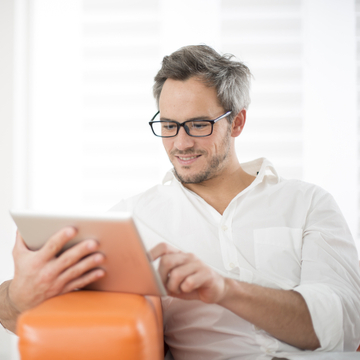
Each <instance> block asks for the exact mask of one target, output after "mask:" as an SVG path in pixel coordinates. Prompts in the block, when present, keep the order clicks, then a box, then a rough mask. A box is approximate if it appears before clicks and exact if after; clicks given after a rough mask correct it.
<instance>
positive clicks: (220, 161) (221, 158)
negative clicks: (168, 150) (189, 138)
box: [173, 131, 230, 184]
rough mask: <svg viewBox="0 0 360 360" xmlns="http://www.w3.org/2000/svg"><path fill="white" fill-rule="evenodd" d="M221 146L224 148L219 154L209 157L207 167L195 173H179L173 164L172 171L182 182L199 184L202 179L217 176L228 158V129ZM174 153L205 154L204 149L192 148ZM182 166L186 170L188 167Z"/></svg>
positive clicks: (205, 179)
mask: <svg viewBox="0 0 360 360" xmlns="http://www.w3.org/2000/svg"><path fill="white" fill-rule="evenodd" d="M221 147H222V148H223V149H224V151H223V152H222V153H221V154H217V155H214V156H213V157H212V158H211V159H210V162H209V163H208V166H207V168H206V169H204V170H203V171H201V172H199V173H197V174H193V175H181V174H179V173H178V172H177V171H176V167H175V166H174V173H175V176H176V177H177V179H178V180H179V181H180V182H181V183H183V184H200V183H202V182H204V181H207V180H210V179H213V178H215V177H216V176H218V175H219V173H220V172H221V170H222V169H223V168H224V167H225V165H226V163H227V160H228V155H229V152H230V131H228V132H227V134H226V136H225V137H224V139H223V142H222V145H221ZM176 154H177V155H192V154H194V155H202V156H207V152H206V151H201V150H200V151H195V150H194V149H189V150H187V151H183V152H179V151H177V152H176ZM173 165H174V164H173ZM182 168H183V169H185V170H186V169H190V166H183V167H182Z"/></svg>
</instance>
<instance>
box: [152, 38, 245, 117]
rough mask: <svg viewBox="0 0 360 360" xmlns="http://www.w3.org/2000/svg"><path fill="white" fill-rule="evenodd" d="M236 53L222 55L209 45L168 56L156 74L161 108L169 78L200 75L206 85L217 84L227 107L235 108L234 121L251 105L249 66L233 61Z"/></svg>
mask: <svg viewBox="0 0 360 360" xmlns="http://www.w3.org/2000/svg"><path fill="white" fill-rule="evenodd" d="M233 57H234V55H231V54H224V55H220V54H218V53H217V52H216V51H215V50H214V49H212V48H211V47H209V46H207V45H190V46H185V47H182V48H180V49H179V50H177V51H175V52H174V53H172V54H171V55H169V56H165V57H164V59H163V61H162V66H161V69H160V70H159V72H158V73H157V74H156V76H155V79H154V80H155V84H154V86H153V94H154V97H155V100H156V103H157V106H158V108H159V99H160V94H161V90H162V88H163V85H164V83H165V81H166V79H173V80H182V81H184V80H187V79H189V78H191V77H193V76H196V77H199V78H200V79H201V80H202V81H204V84H205V85H207V86H209V87H215V88H216V91H217V96H218V99H219V102H220V104H221V106H222V107H223V108H224V110H226V111H229V110H231V111H232V114H231V116H230V117H229V118H228V119H229V122H230V123H231V122H232V120H233V118H234V116H236V115H237V114H238V113H239V112H240V111H241V110H242V109H247V108H248V106H249V105H250V94H249V92H250V81H251V72H250V70H249V68H248V67H247V66H246V65H244V64H243V63H242V62H240V61H234V60H231V59H232V58H233Z"/></svg>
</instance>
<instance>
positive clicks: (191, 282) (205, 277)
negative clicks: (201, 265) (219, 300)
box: [180, 269, 211, 293]
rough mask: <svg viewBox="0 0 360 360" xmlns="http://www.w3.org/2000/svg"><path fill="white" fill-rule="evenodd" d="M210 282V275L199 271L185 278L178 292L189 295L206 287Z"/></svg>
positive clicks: (202, 270)
mask: <svg viewBox="0 0 360 360" xmlns="http://www.w3.org/2000/svg"><path fill="white" fill-rule="evenodd" d="M210 280H211V276H210V273H209V272H207V271H205V270H204V269H201V270H200V271H198V272H194V273H193V274H191V275H189V276H187V277H186V279H185V280H184V281H183V282H182V283H181V284H180V291H181V292H184V293H190V292H192V291H194V290H197V289H199V288H201V287H202V286H204V285H206V284H207V283H208V282H209V281H210Z"/></svg>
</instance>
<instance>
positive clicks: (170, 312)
mask: <svg viewBox="0 0 360 360" xmlns="http://www.w3.org/2000/svg"><path fill="white" fill-rule="evenodd" d="M249 86H250V72H249V70H248V69H247V67H246V66H245V65H243V64H242V63H240V62H236V61H232V60H231V58H230V56H220V55H219V54H218V53H216V52H215V51H214V50H213V49H211V48H209V47H207V46H189V47H185V48H182V49H180V50H179V51H177V52H175V53H173V54H172V55H170V56H169V57H165V58H164V60H163V64H162V68H161V70H160V71H159V73H158V74H157V76H156V77H155V85H154V95H155V98H156V100H157V103H158V107H159V114H157V115H156V116H154V118H153V119H152V121H151V122H150V125H151V127H152V131H153V133H154V134H155V135H156V136H159V137H162V141H163V145H164V148H165V150H166V152H167V154H168V156H169V159H170V161H171V163H172V164H173V167H174V168H173V171H172V172H169V173H168V174H167V175H166V177H165V179H164V183H163V184H162V185H159V186H156V187H154V188H152V189H150V190H148V191H146V192H145V193H143V194H140V195H138V196H135V197H133V198H131V199H128V200H125V201H122V202H121V203H119V204H118V205H116V206H115V207H114V208H113V210H115V211H117V210H131V211H132V212H133V213H134V216H135V218H136V222H137V225H138V227H139V230H140V232H141V234H142V236H143V238H144V240H145V242H146V243H147V244H148V245H149V246H152V245H155V246H154V247H153V249H152V250H151V255H152V257H153V259H158V258H159V259H160V265H159V272H160V276H161V278H162V280H163V282H164V284H165V286H166V288H167V290H168V294H169V296H167V297H164V298H163V299H162V305H163V312H164V334H165V341H166V343H167V344H168V345H169V348H170V350H171V353H172V355H173V356H174V358H175V359H185V358H186V359H256V358H262V357H264V358H265V357H266V356H267V355H271V356H277V357H279V356H282V355H284V354H286V353H292V352H295V351H296V350H298V349H308V350H317V351H344V350H345V351H353V350H355V349H356V347H357V345H358V342H359V340H360V320H359V313H360V296H359V295H360V278H359V270H358V258H357V253H356V249H355V247H354V243H353V240H352V238H351V235H350V232H349V230H348V228H347V225H346V223H345V221H344V219H343V217H342V215H341V213H340V211H339V209H338V207H337V205H336V204H335V202H334V200H333V199H332V197H331V196H330V195H329V194H327V193H326V192H325V191H324V190H322V189H320V188H318V187H316V186H314V185H311V184H307V183H304V182H301V181H297V180H283V179H281V178H280V177H279V176H278V175H277V173H276V171H275V169H274V168H273V166H272V165H271V164H270V162H269V161H267V160H266V159H258V160H256V161H253V162H250V163H246V164H240V163H239V161H238V159H237V156H236V153H235V138H236V137H238V136H239V135H240V134H241V132H242V130H243V128H244V125H245V121H246V109H247V107H248V105H249V102H250V100H249ZM73 236H74V230H73V229H64V230H63V231H61V232H59V233H57V234H55V235H54V236H53V237H52V238H51V239H50V240H49V242H48V243H47V244H46V245H45V246H44V247H43V248H42V249H41V250H39V251H38V252H30V251H28V250H27V249H26V247H25V245H24V243H23V241H22V239H21V237H20V236H18V237H17V241H16V244H15V248H14V261H15V276H14V279H13V280H12V281H9V282H6V283H4V284H2V286H1V288H0V296H1V299H0V301H1V303H2V304H3V306H2V308H1V309H0V320H1V321H2V323H3V325H4V326H5V327H7V328H9V329H11V330H13V331H14V330H15V322H16V317H17V314H19V313H20V312H21V311H23V310H25V309H27V308H31V307H33V306H35V305H37V304H39V303H41V302H42V301H43V300H45V299H46V298H49V297H51V296H55V295H58V294H61V293H64V292H68V291H71V290H73V289H75V288H78V287H82V286H85V285H86V284H87V283H89V282H91V281H94V280H95V279H97V278H99V277H101V276H103V272H102V271H101V270H92V271H89V270H91V269H92V268H94V267H96V266H98V265H99V264H101V263H102V261H103V260H104V259H103V257H102V256H101V254H96V250H97V244H96V242H94V241H92V240H88V241H85V242H83V243H81V244H79V245H77V246H75V247H73V248H71V249H69V250H68V251H66V252H65V253H63V254H62V255H61V256H60V257H59V258H55V254H56V253H57V252H58V250H59V249H60V248H61V247H62V246H63V245H64V244H65V243H66V242H67V241H69V239H71V238H72V237H73ZM88 254H92V255H91V256H89V257H86V258H85V260H84V259H83V257H84V256H85V255H88ZM81 259H83V260H81Z"/></svg>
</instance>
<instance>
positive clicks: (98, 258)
mask: <svg viewBox="0 0 360 360" xmlns="http://www.w3.org/2000/svg"><path fill="white" fill-rule="evenodd" d="M104 261H105V256H104V255H103V254H101V253H96V254H93V255H90V256H88V257H86V258H85V259H83V260H81V261H79V262H78V263H77V264H75V265H73V266H71V267H69V268H68V269H66V270H65V271H64V272H63V273H62V274H61V275H59V277H58V281H59V284H60V287H62V288H64V287H65V286H66V284H68V283H70V282H73V281H75V280H76V279H78V278H80V277H82V276H83V275H84V274H86V273H87V272H89V271H90V270H93V269H94V268H96V267H98V266H99V265H101V264H102V263H103V262H104Z"/></svg>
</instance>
